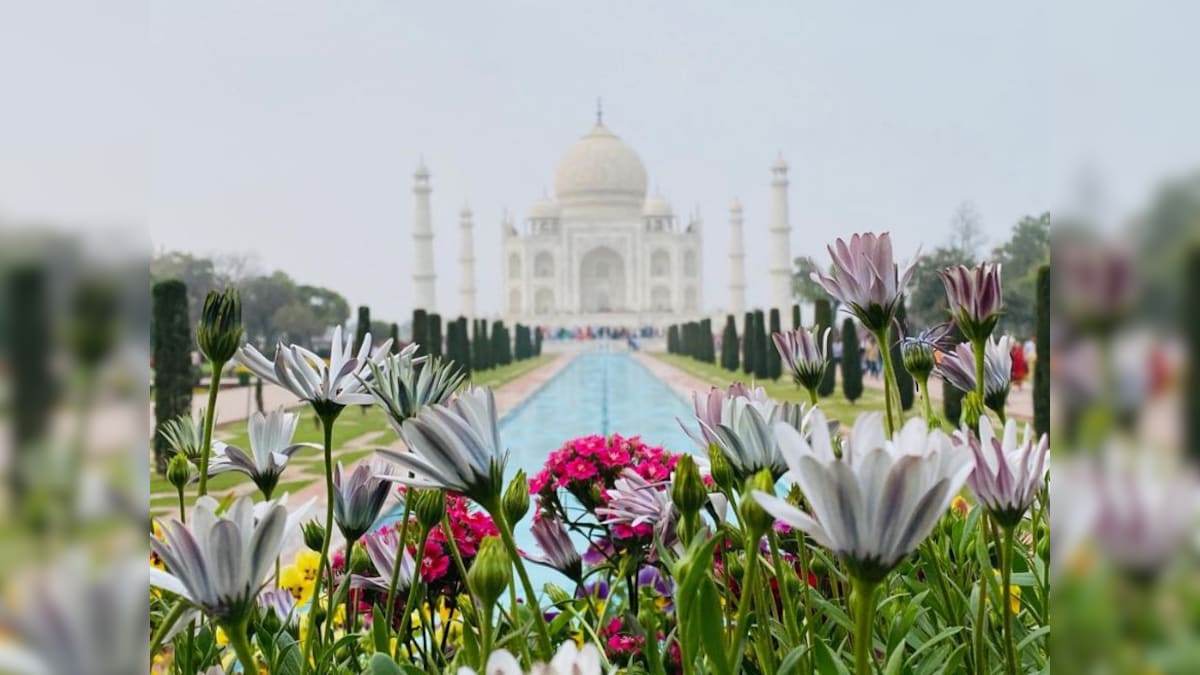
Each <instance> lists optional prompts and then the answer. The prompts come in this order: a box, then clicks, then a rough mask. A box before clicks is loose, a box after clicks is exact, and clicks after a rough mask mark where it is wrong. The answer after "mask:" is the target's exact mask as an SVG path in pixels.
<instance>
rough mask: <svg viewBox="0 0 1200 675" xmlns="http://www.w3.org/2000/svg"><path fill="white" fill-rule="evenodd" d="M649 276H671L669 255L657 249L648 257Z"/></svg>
mask: <svg viewBox="0 0 1200 675" xmlns="http://www.w3.org/2000/svg"><path fill="white" fill-rule="evenodd" d="M650 276H652V277H669V276H671V254H669V253H667V252H666V251H664V250H662V249H659V250H657V251H655V252H654V253H653V254H651V256H650Z"/></svg>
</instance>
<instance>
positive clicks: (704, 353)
mask: <svg viewBox="0 0 1200 675" xmlns="http://www.w3.org/2000/svg"><path fill="white" fill-rule="evenodd" d="M696 340H697V341H698V343H699V344H698V347H699V350H700V360H701V361H703V362H705V363H714V364H715V363H716V362H717V350H716V347H714V346H713V330H712V319H704V320H702V321H701V322H700V324H699V326H698V327H697V330H696Z"/></svg>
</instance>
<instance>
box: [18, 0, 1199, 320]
mask: <svg viewBox="0 0 1200 675" xmlns="http://www.w3.org/2000/svg"><path fill="white" fill-rule="evenodd" d="M800 4H801V3H783V2H779V3H771V6H770V7H767V6H766V5H767V3H738V4H736V5H735V4H734V3H683V2H672V3H666V2H664V3H594V4H592V5H589V6H587V7H584V6H582V5H581V4H579V3H550V2H547V3H513V2H504V3H498V2H497V3H471V4H467V3H458V2H445V3H405V2H394V1H386V2H384V1H380V2H366V1H360V2H350V3H347V2H336V3H335V2H323V3H313V2H296V1H294V0H289V1H287V2H254V3H245V2H203V3H199V2H197V3H183V2H158V3H153V4H151V5H150V6H149V8H147V7H146V6H145V5H140V4H138V3H120V2H118V3H114V4H113V5H112V6H105V7H101V6H99V5H94V4H92V3H81V4H77V5H72V11H71V12H69V13H68V12H63V11H61V9H57V6H56V5H51V6H47V5H46V3H17V4H14V5H10V6H9V8H6V9H5V10H3V12H4V15H3V16H0V18H3V19H5V20H4V21H0V38H2V39H0V56H2V57H4V58H2V59H0V75H3V76H4V78H3V79H4V83H5V84H6V85H8V86H7V91H6V93H10V92H11V93H12V94H13V95H12V96H10V97H6V98H7V101H6V102H7V103H16V104H17V105H16V106H14V107H12V108H9V109H8V110H7V112H8V119H9V120H12V121H14V122H15V124H10V125H4V126H3V127H0V147H3V148H4V149H5V151H6V154H7V159H6V158H0V217H2V216H4V215H8V216H9V217H22V216H25V217H28V216H29V214H33V215H36V216H40V217H47V218H50V219H52V220H62V221H72V220H77V221H83V222H111V221H121V220H126V219H135V220H140V219H145V220H147V221H148V223H149V232H150V238H151V242H152V246H153V247H154V249H155V250H163V249H185V250H189V251H193V252H197V253H215V252H226V251H230V252H243V253H249V254H253V255H254V256H255V257H256V258H257V263H258V265H259V267H260V268H261V269H262V270H264V271H269V270H272V269H276V268H278V269H283V270H285V271H286V272H288V273H289V274H291V275H292V276H293V277H295V278H296V279H298V280H302V281H304V282H307V283H315V284H321V285H326V286H330V287H333V288H336V289H338V290H339V291H341V292H342V293H344V294H345V295H346V296H347V298H348V299H349V300H350V302H351V303H353V304H362V303H366V304H369V305H370V306H371V307H372V309H373V313H374V314H375V315H376V316H378V317H380V318H390V319H401V318H403V317H404V316H407V314H408V312H409V310H410V309H411V307H410V302H409V298H410V296H411V288H412V279H411V273H410V265H411V259H412V255H411V220H412V192H411V187H412V172H413V168H414V167H415V165H416V163H417V159H418V157H419V156H420V155H424V157H425V159H426V162H427V163H428V165H429V168H430V169H431V171H432V173H433V179H432V180H433V190H434V192H433V206H434V227H435V231H436V240H435V241H436V244H435V245H436V255H437V272H438V292H439V304H440V309H441V310H443V311H444V312H446V313H453V312H455V311H457V276H458V274H457V273H458V270H457V256H458V216H457V214H458V210H459V208H460V207H461V206H462V204H463V203H464V202H467V203H469V204H470V205H471V207H472V208H473V209H474V211H475V215H476V245H477V251H476V254H477V259H478V263H477V265H478V267H477V278H478V287H479V289H480V290H479V294H480V297H479V306H480V308H481V309H482V310H485V311H495V310H497V309H498V308H499V300H500V293H499V289H498V286H499V256H498V255H497V254H496V250H497V247H498V244H499V238H500V230H499V225H498V223H499V219H500V215H501V213H502V210H503V209H504V208H508V209H509V210H511V211H512V212H513V213H514V214H516V215H517V216H518V217H523V216H524V213H525V210H526V209H527V207H528V206H529V204H530V203H531V202H532V201H533V200H534V199H535V198H537V197H538V196H539V195H540V194H541V193H542V192H543V190H546V189H550V188H552V185H553V173H554V168H555V166H556V164H557V162H558V160H559V158H560V157H561V155H562V154H563V153H564V152H565V151H566V150H567V148H569V147H570V146H571V144H572V143H574V142H575V140H576V139H577V138H578V137H579V136H581V135H583V134H584V133H586V132H587V131H588V129H589V128H590V126H591V124H592V121H593V116H594V106H595V100H596V98H597V97H598V96H601V97H603V99H604V108H605V120H606V122H607V123H608V125H609V127H610V128H611V129H612V130H613V131H614V132H616V133H617V134H619V135H620V136H622V137H623V138H624V139H625V140H626V141H627V142H628V143H630V144H631V145H632V146H633V147H634V148H635V149H636V150H637V151H638V153H639V154H640V155H641V157H642V159H643V161H644V162H645V164H646V167H647V169H648V171H649V174H650V183H651V185H652V186H657V187H658V188H659V189H660V190H661V192H662V193H663V194H664V195H665V196H666V197H667V198H668V199H669V200H670V201H671V202H672V203H673V204H674V206H675V209H676V211H677V212H678V213H681V214H686V213H687V212H688V211H690V210H691V209H693V208H696V207H698V208H699V209H700V212H701V214H702V215H703V218H704V223H705V256H704V258H705V259H704V266H705V276H706V280H705V287H704V295H705V298H704V300H705V305H706V307H707V308H709V309H715V308H719V307H722V306H724V305H725V304H726V303H727V301H728V290H727V282H728V263H727V258H726V254H725V251H726V246H727V242H728V229H727V217H728V204H729V202H730V200H731V199H732V198H733V197H734V196H737V197H739V198H740V199H741V201H742V203H743V205H744V207H745V212H746V219H747V223H746V238H747V241H746V249H747V255H748V256H749V258H748V262H749V264H748V265H747V270H748V277H749V278H748V280H747V281H748V284H749V287H748V294H749V300H750V301H751V302H752V303H759V302H762V301H763V300H764V299H765V296H766V293H767V279H766V274H765V271H764V268H765V263H759V264H754V262H755V261H765V254H766V245H765V239H766V227H767V220H766V219H767V217H768V207H769V180H770V172H769V170H768V167H769V165H770V163H771V162H772V161H773V160H774V158H775V156H776V154H777V153H779V152H782V153H783V156H784V157H785V158H786V159H787V161H788V162H789V163H790V164H791V167H792V171H791V180H792V185H791V191H790V196H791V220H792V226H793V235H792V252H793V254H795V255H808V254H815V255H823V245H824V244H825V242H826V241H828V240H829V239H831V238H832V237H833V236H836V235H843V234H849V233H852V232H854V231H860V230H891V231H892V232H893V234H894V235H895V237H896V239H897V250H898V252H899V253H900V254H901V255H902V256H907V255H909V254H910V253H911V252H912V251H913V250H914V249H915V248H916V247H917V245H918V244H923V245H924V246H925V247H926V248H931V247H933V246H936V245H938V244H941V243H942V242H943V241H944V240H945V238H946V229H947V225H948V222H949V220H950V217H951V215H952V214H953V212H954V210H955V208H956V207H957V205H958V204H959V203H961V202H963V201H971V202H973V203H974V205H975V207H976V209H977V211H978V212H979V214H980V215H981V217H982V223H983V226H984V228H985V229H986V232H987V235H988V238H989V243H995V242H997V241H1000V240H1002V239H1003V238H1004V237H1005V235H1006V234H1007V232H1008V230H1009V228H1010V227H1011V226H1012V224H1013V223H1014V222H1015V221H1016V220H1017V219H1018V218H1019V217H1021V216H1022V215H1024V214H1031V213H1038V212H1041V211H1045V210H1048V209H1050V208H1051V207H1052V206H1054V205H1055V204H1054V203H1053V202H1054V200H1055V198H1056V197H1059V196H1060V195H1061V193H1062V187H1063V185H1065V184H1068V183H1069V182H1070V180H1072V176H1073V174H1072V175H1069V174H1068V173H1067V172H1066V171H1062V170H1061V169H1062V165H1063V162H1062V161H1061V158H1062V157H1063V156H1070V157H1071V158H1072V159H1079V158H1084V159H1087V158H1088V157H1087V154H1088V153H1087V150H1089V149H1090V148H1091V147H1092V146H1091V145H1089V144H1090V143H1095V139H1096V137H1099V136H1106V135H1120V132H1122V131H1124V132H1128V131H1129V129H1130V128H1131V125H1137V124H1142V125H1146V126H1148V127H1149V131H1150V133H1147V134H1143V136H1145V138H1142V139H1139V141H1138V142H1134V141H1128V142H1127V143H1125V144H1124V145H1120V144H1118V145H1117V147H1118V148H1120V150H1121V152H1120V153H1112V154H1110V155H1107V156H1101V157H1093V158H1091V159H1093V160H1094V162H1093V163H1094V165H1095V166H1096V167H1097V171H1098V172H1099V173H1100V174H1102V175H1104V176H1107V178H1106V180H1108V181H1109V185H1110V187H1111V186H1113V185H1115V186H1118V189H1115V190H1111V191H1112V192H1115V193H1117V198H1118V200H1119V198H1120V197H1121V194H1120V193H1121V189H1120V188H1122V187H1124V186H1126V185H1131V184H1137V185H1140V186H1142V187H1144V186H1145V185H1146V184H1148V183H1149V181H1150V178H1148V177H1149V176H1152V175H1153V176H1157V175H1161V174H1160V173H1159V172H1161V171H1163V170H1166V169H1170V170H1178V169H1179V168H1186V167H1187V166H1194V165H1190V164H1187V162H1184V161H1181V160H1180V157H1181V155H1180V150H1179V148H1180V147H1182V146H1183V145H1186V144H1185V143H1183V139H1182V138H1181V137H1179V136H1178V135H1172V134H1170V133H1168V132H1167V129H1178V128H1179V125H1178V124H1173V125H1172V124H1168V123H1166V122H1165V120H1171V119H1173V120H1175V121H1176V122H1178V121H1179V120H1194V119H1196V112H1197V110H1196V105H1195V104H1196V96H1195V94H1194V93H1191V94H1186V95H1184V94H1181V93H1180V92H1183V91H1191V90H1192V89H1194V88H1192V87H1191V86H1190V84H1188V86H1180V85H1183V84H1185V83H1187V82H1188V81H1187V80H1179V79H1174V78H1170V77H1168V75H1167V74H1166V70H1165V69H1167V68H1170V67H1171V66H1174V67H1176V68H1178V66H1179V63H1180V62H1181V61H1183V62H1186V61H1185V57H1186V56H1187V54H1188V53H1189V52H1187V51H1186V50H1187V49H1190V46H1189V45H1190V44H1191V42H1190V32H1189V31H1188V29H1187V27H1188V26H1193V25H1195V22H1194V21H1192V20H1190V19H1188V17H1182V16H1176V15H1172V14H1167V13H1165V11H1164V10H1163V9H1162V8H1158V9H1157V10H1156V11H1154V12H1151V11H1148V10H1144V9H1143V8H1144V7H1145V5H1142V4H1138V3H1130V4H1129V7H1130V9H1122V10H1112V11H1109V10H1104V13H1103V14H1099V15H1098V14H1096V12H1095V11H1091V10H1090V9H1088V8H1090V7H1091V4H1090V3H1083V2H1079V3H1074V5H1072V4H1071V3H1067V4H1066V5H1064V6H1057V7H1056V8H1055V9H1046V8H1044V7H1043V5H1044V3H1040V2H1034V1H1030V2H1026V1H1023V0H1022V1H1019V2H1010V3H1002V4H998V5H994V6H991V7H988V6H983V5H981V4H979V3H961V2H936V3H934V2H915V3H885V2H879V3H871V4H872V6H870V7H864V6H861V3H854V6H849V5H848V3H815V2H814V3H804V5H805V6H803V7H801V6H800ZM701 5H704V6H703V7H702V6H701ZM1164 6H1165V5H1164ZM1174 11H1185V12H1190V13H1192V14H1194V13H1195V12H1194V11H1190V10H1186V9H1184V10H1174ZM14 19H15V20H14ZM1150 21H1154V22H1155V23H1154V24H1153V31H1145V30H1140V29H1142V28H1144V27H1145V25H1144V24H1147V23H1148V22H1150ZM5 26H7V28H6V27H5ZM1068 28H1069V29H1071V30H1067V29H1068ZM1162 52H1165V53H1166V56H1158V57H1156V56H1155V55H1156V54H1161V53H1162ZM1097 64H1098V65H1099V66H1100V68H1099V69H1097V68H1094V67H1091V66H1095V65H1097ZM1113 78H1120V83H1119V85H1118V83H1117V82H1115V81H1113ZM1165 85H1169V86H1165ZM1118 86H1121V87H1127V88H1130V89H1131V90H1133V91H1134V92H1136V94H1137V95H1136V97H1133V96H1130V97H1126V96H1123V95H1122V93H1121V92H1120V91H1118V89H1117V87H1118ZM1163 96H1168V97H1171V98H1170V99H1169V103H1168V101H1167V100H1164V98H1163ZM1181 96H1184V99H1180V97H1181ZM22 103H29V104H28V105H20V104H22ZM35 103H36V105H34V104H35ZM1135 120H1136V121H1135ZM1189 128H1191V127H1190V126H1189ZM10 151H15V152H10ZM72 154H75V155H79V156H80V157H79V159H75V158H74V157H73V156H72ZM1097 154H1098V155H1103V153H1097ZM1194 156H1195V152H1194V151H1193V152H1189V153H1187V160H1188V161H1189V162H1190V161H1193V160H1194ZM13 157H18V158H21V161H16V160H13V159H12V158H13ZM26 157H29V158H32V159H26ZM1113 158H1116V160H1115V161H1114V160H1113ZM1148 167H1153V171H1152V170H1150V169H1149V168H1148ZM1113 174H1115V175H1113ZM1139 181H1140V183H1139ZM652 189H653V188H652ZM56 196H57V197H58V198H57V199H56V198H55V197H56ZM64 196H65V197H66V198H63V197H64ZM1126 201H1132V200H1128V199H1127V200H1126Z"/></svg>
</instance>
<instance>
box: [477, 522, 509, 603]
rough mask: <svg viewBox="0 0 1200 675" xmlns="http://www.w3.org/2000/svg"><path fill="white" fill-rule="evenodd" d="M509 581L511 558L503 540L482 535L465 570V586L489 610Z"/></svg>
mask: <svg viewBox="0 0 1200 675" xmlns="http://www.w3.org/2000/svg"><path fill="white" fill-rule="evenodd" d="M511 581H512V560H510V559H509V557H508V552H507V551H505V550H504V544H503V542H501V541H500V538H499V537H484V539H483V543H481V544H480V545H479V552H478V553H477V554H476V555H475V562H473V563H471V569H469V570H467V586H468V587H470V589H471V592H472V593H474V594H475V596H476V597H478V598H479V600H480V601H481V602H482V604H483V607H485V608H487V609H488V611H489V612H490V609H491V608H492V607H493V606H495V604H496V601H497V600H498V599H499V598H500V596H501V595H502V594H503V593H504V589H505V588H508V584H509V583H510V582H511ZM489 616H490V614H489Z"/></svg>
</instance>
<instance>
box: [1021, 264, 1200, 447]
mask: <svg viewBox="0 0 1200 675" xmlns="http://www.w3.org/2000/svg"><path fill="white" fill-rule="evenodd" d="M1193 258H1195V262H1193V263H1192V267H1193V268H1194V269H1193V270H1192V274H1193V283H1192V285H1189V286H1188V288H1191V289H1192V292H1193V293H1195V292H1196V289H1197V288H1200V285H1196V284H1200V251H1198V252H1197V253H1194V254H1193ZM1197 324H1198V322H1197V321H1196V320H1195V319H1194V318H1193V319H1192V330H1193V334H1192V344H1193V346H1194V347H1200V331H1197V330H1196V326H1197ZM1036 349H1037V358H1036V359H1035V360H1034V363H1033V428H1034V430H1035V431H1037V434H1038V435H1039V436H1040V435H1042V434H1048V433H1050V266H1049V265H1042V266H1041V267H1040V268H1038V274H1037V344H1036ZM1189 353H1190V354H1200V352H1197V351H1194V350H1193V351H1190V352H1189ZM1195 372H1196V371H1195V367H1194V366H1193V367H1192V373H1193V375H1192V378H1191V379H1192V382H1191V385H1190V386H1191V391H1192V396H1193V399H1192V405H1191V407H1190V408H1189V410H1190V412H1191V414H1189V415H1188V416H1187V418H1188V419H1189V420H1192V423H1193V424H1195V420H1196V419H1197V415H1198V414H1200V406H1197V403H1200V396H1197V394H1198V393H1200V392H1197V391H1196V377H1195V375H1194V373H1195ZM1193 431H1195V427H1193ZM1190 441H1191V443H1190V444H1189V446H1188V447H1191V448H1197V447H1200V445H1197V442H1198V441H1200V436H1197V435H1195V434H1194V433H1193V435H1192V436H1191V438H1190Z"/></svg>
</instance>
